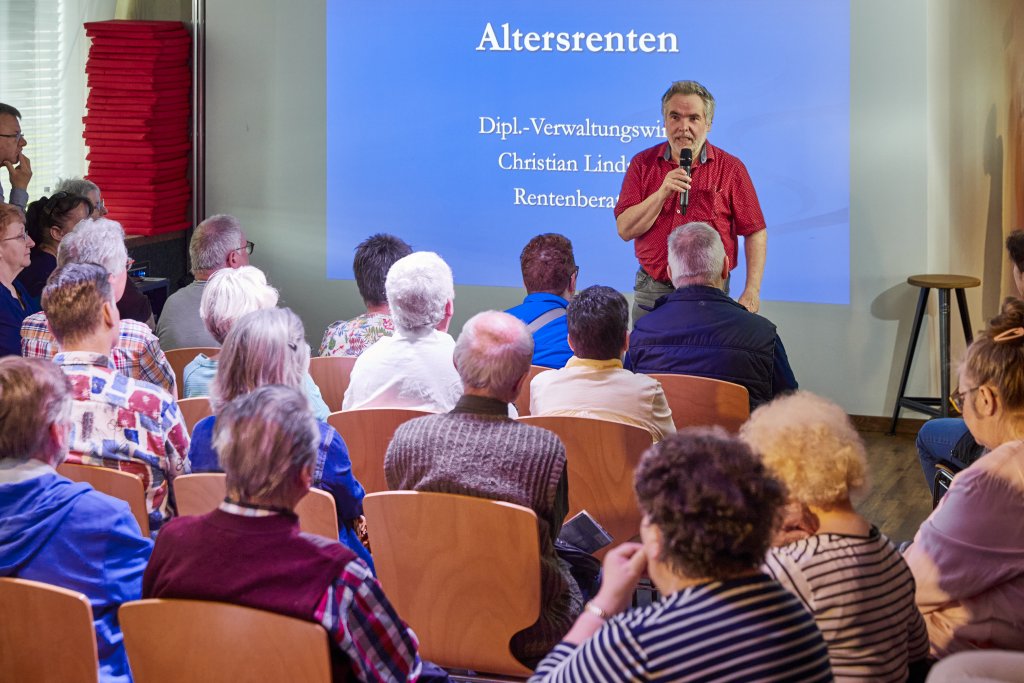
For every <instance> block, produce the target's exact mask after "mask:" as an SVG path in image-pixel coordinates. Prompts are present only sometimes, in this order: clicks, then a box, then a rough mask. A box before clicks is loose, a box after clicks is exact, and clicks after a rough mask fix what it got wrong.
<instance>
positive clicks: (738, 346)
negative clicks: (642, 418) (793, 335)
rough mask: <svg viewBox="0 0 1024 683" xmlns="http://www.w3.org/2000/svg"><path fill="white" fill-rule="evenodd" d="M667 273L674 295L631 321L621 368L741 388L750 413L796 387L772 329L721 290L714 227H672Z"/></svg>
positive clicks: (721, 256)
mask: <svg viewBox="0 0 1024 683" xmlns="http://www.w3.org/2000/svg"><path fill="white" fill-rule="evenodd" d="M668 274H669V277H670V278H671V280H672V285H673V286H674V287H675V288H676V289H675V291H673V292H670V293H669V294H666V295H665V296H663V297H661V298H660V299H658V300H657V302H656V303H655V305H654V310H652V311H651V313H650V314H648V315H646V316H644V317H643V318H641V319H640V320H639V321H637V323H636V327H635V328H634V329H633V333H632V334H631V335H630V338H629V352H628V353H627V356H626V367H627V368H630V369H632V370H633V371H634V372H644V373H658V372H667V373H675V374H679V375H698V376H701V377H710V378H712V379H721V380H725V381H727V382H733V383H735V384H740V385H743V386H745V387H746V388H747V391H748V392H749V393H750V409H751V410H753V409H754V408H756V407H757V406H759V405H761V404H762V403H766V402H768V401H770V400H771V399H773V398H774V397H775V396H778V395H779V394H781V393H785V392H787V391H794V390H795V389H796V388H797V383H796V378H795V377H794V376H793V370H792V369H791V368H790V367H789V359H788V358H786V349H785V348H784V347H783V346H782V340H781V339H779V335H778V333H777V332H776V330H775V325H774V324H772V322H771V321H769V320H768V319H767V318H763V317H761V316H759V315H757V314H756V313H751V312H749V311H748V310H747V309H746V308H744V307H743V306H742V305H741V304H739V303H737V302H735V301H733V300H732V299H730V298H729V296H728V295H727V294H726V293H725V292H724V291H723V285H724V284H725V279H726V277H728V275H729V261H728V259H727V258H726V256H725V247H724V246H723V245H722V238H721V237H719V235H718V233H717V232H716V231H715V229H714V228H712V227H711V226H710V225H708V224H707V223H687V224H686V225H681V226H679V227H678V228H676V229H675V230H674V231H673V232H672V234H671V235H670V236H669V239H668Z"/></svg>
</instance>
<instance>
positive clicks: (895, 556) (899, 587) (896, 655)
mask: <svg viewBox="0 0 1024 683" xmlns="http://www.w3.org/2000/svg"><path fill="white" fill-rule="evenodd" d="M765 570H766V571H767V572H768V573H769V574H771V575H773V576H774V577H775V578H776V579H778V580H779V582H780V583H781V584H782V585H783V586H785V587H786V588H788V589H789V590H790V591H792V592H793V593H794V594H795V595H796V596H797V597H798V598H800V600H801V601H802V602H803V603H804V604H805V605H806V606H807V609H808V610H809V611H810V612H811V614H813V615H814V619H815V621H817V623H818V628H820V629H821V633H822V635H823V636H824V637H825V642H826V643H827V644H828V653H829V658H830V659H831V661H832V670H833V671H834V672H835V675H836V680H838V681H844V680H845V681H858V680H870V681H905V680H906V679H907V666H908V664H909V663H911V662H916V661H919V660H923V659H924V658H925V657H927V656H928V631H927V630H926V629H925V624H924V619H923V618H922V617H921V613H920V612H919V611H918V609H917V605H915V604H914V577H913V575H912V574H911V573H910V569H909V567H907V563H906V562H904V560H903V557H901V556H900V554H899V552H898V551H897V550H896V548H895V547H894V546H893V544H892V543H891V542H890V541H889V539H888V538H886V537H885V536H884V535H883V534H882V533H880V532H879V531H878V529H875V528H872V529H871V533H870V534H869V535H868V536H866V537H865V536H844V535H842V534H818V535H816V536H811V537H810V538H807V539H805V540H802V541H797V542H795V543H790V544H789V545H786V546H782V547H781V548H772V549H771V551H770V552H769V553H768V558H767V560H766V563H765Z"/></svg>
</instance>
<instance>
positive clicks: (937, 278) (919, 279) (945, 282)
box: [907, 275, 981, 289]
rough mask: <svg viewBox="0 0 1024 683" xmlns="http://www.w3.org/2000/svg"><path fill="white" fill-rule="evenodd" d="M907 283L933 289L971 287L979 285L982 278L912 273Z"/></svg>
mask: <svg viewBox="0 0 1024 683" xmlns="http://www.w3.org/2000/svg"><path fill="white" fill-rule="evenodd" d="M907 284H911V285H914V286H915V287H928V288H931V289H970V288H971V287H979V286H980V285H981V280H979V279H978V278H976V277H971V276H970V275H911V276H910V277H908V278H907Z"/></svg>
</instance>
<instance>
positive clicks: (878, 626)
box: [740, 391, 928, 681]
mask: <svg viewBox="0 0 1024 683" xmlns="http://www.w3.org/2000/svg"><path fill="white" fill-rule="evenodd" d="M740 437H741V438H742V439H743V440H745V441H746V442H747V443H748V444H750V446H751V447H752V448H753V449H754V450H755V451H757V452H759V453H760V455H761V458H762V460H763V462H764V464H765V465H766V466H767V467H768V469H769V470H771V471H772V473H774V474H775V476H777V477H778V478H779V479H780V480H782V482H783V483H784V484H785V485H786V488H787V489H789V495H790V504H789V505H788V506H787V511H788V512H789V513H790V514H789V515H787V519H786V522H785V523H784V529H783V531H782V533H781V534H780V535H779V537H778V538H777V539H776V544H775V545H776V547H773V548H772V549H771V550H770V552H769V553H768V556H767V559H766V561H765V569H766V571H767V572H768V573H769V574H771V575H772V576H774V577H775V578H776V579H778V581H779V582H780V583H781V584H782V585H783V586H785V587H786V588H788V589H789V590H790V591H792V592H793V594H794V595H796V596H797V597H798V598H800V601H801V602H803V603H804V605H805V606H806V607H807V610H808V611H809V612H810V613H811V614H813V615H814V619H815V621H817V622H818V627H819V628H820V629H821V632H822V635H824V636H825V642H826V643H827V644H828V654H829V659H830V660H831V662H832V670H833V671H834V672H835V676H836V680H837V681H857V680H863V681H905V680H907V676H908V674H909V673H910V672H911V671H914V673H915V675H920V673H923V670H922V671H920V672H919V671H918V670H919V669H922V667H925V666H926V663H925V660H926V658H927V656H928V633H927V631H926V630H925V625H924V620H923V619H922V618H921V613H920V612H919V611H918V609H917V606H916V605H915V604H914V577H913V576H912V575H911V573H910V569H909V568H908V567H907V563H906V562H904V561H903V558H902V557H901V556H900V554H899V552H898V551H897V550H896V548H895V547H894V546H893V544H892V543H891V542H890V541H889V539H888V538H886V537H885V536H884V535H883V534H882V533H880V532H879V531H878V529H877V528H875V527H874V526H872V525H871V523H870V522H868V521H867V520H866V519H864V518H863V517H861V516H860V515H859V514H858V513H857V511H856V510H855V509H854V507H853V504H852V503H851V502H850V495H851V494H856V493H859V492H861V491H862V490H863V489H864V487H865V475H866V471H867V461H866V459H865V451H864V444H863V443H862V442H861V440H860V436H859V435H858V434H857V431H856V430H855V429H854V428H853V424H852V423H851V422H850V419H849V417H848V416H847V415H846V412H845V411H844V410H843V409H842V408H840V407H839V406H838V405H836V404H834V403H832V402H831V401H827V400H825V399H823V398H821V397H819V396H815V395H814V394H811V393H809V392H806V391H801V392H797V393H795V394H790V395H788V396H784V397H782V398H778V399H776V400H775V401H773V402H771V403H769V404H767V405H764V406H761V407H760V408H758V409H757V410H756V411H754V414H753V415H751V417H750V420H749V421H748V422H747V423H746V424H745V425H743V428H742V429H741V430H740Z"/></svg>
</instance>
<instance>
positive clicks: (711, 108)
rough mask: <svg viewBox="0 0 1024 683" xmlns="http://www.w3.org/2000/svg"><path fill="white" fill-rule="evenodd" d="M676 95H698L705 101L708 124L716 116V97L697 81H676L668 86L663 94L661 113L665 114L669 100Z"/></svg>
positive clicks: (705, 114)
mask: <svg viewBox="0 0 1024 683" xmlns="http://www.w3.org/2000/svg"><path fill="white" fill-rule="evenodd" d="M676 95H696V96H697V97H699V98H700V99H701V100H703V102H704V118H705V119H707V123H708V125H710V124H711V120H712V119H713V118H715V98H714V96H713V95H712V94H711V91H709V90H708V89H707V88H705V87H704V86H703V85H701V84H700V83H698V82H697V81H676V82H675V83H673V84H672V85H670V86H668V90H666V91H665V94H664V95H662V96H661V115H662V116H664V115H665V114H666V113H667V110H668V101H669V100H671V99H672V98H673V97H675V96H676Z"/></svg>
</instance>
